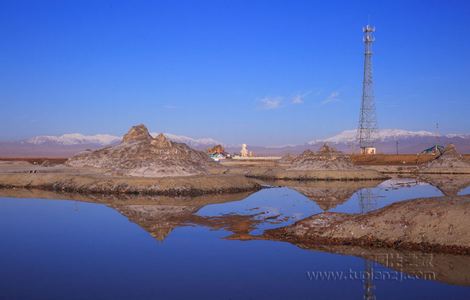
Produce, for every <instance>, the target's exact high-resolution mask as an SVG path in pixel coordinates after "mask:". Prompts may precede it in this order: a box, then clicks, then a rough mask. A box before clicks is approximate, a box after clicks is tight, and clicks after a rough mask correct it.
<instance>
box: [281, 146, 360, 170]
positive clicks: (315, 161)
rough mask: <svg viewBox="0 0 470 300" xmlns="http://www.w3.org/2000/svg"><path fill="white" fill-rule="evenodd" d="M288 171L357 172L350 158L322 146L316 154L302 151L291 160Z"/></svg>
mask: <svg viewBox="0 0 470 300" xmlns="http://www.w3.org/2000/svg"><path fill="white" fill-rule="evenodd" d="M291 165H292V166H291V168H289V170H301V171H303V170H357V169H359V168H358V167H356V166H354V164H353V162H352V161H351V158H350V157H349V156H348V155H346V154H344V153H343V152H340V151H337V150H336V149H334V148H333V147H330V146H328V145H327V144H324V145H323V146H322V147H321V149H320V150H319V151H318V152H313V151H311V150H306V151H304V152H303V153H302V154H301V155H299V156H297V157H295V158H294V159H292V160H291Z"/></svg>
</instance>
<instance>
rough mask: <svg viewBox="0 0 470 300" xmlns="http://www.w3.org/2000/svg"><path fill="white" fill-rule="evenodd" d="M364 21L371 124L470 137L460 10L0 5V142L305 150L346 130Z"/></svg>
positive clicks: (397, 4)
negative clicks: (164, 137) (130, 136)
mask: <svg viewBox="0 0 470 300" xmlns="http://www.w3.org/2000/svg"><path fill="white" fill-rule="evenodd" d="M368 15H370V20H371V23H372V24H373V25H375V26H376V28H377V32H376V43H375V45H374V60H373V63H374V75H375V83H376V86H375V93H376V100H377V110H378V121H379V122H378V124H379V127H381V128H403V129H410V130H431V131H433V130H434V127H435V123H436V122H439V124H440V127H441V131H442V132H444V133H446V132H460V133H468V132H470V121H469V116H470V99H469V98H470V17H469V16H470V1H464V0H462V1H452V0H450V1H444V0H441V1H431V0H428V1H378V0H376V1H313V0H312V1H287V0H285V1H275V0H267V1H256V0H250V1H222V0H219V1H204V0H201V1H138V0H137V1H130V0H129V1H99V0H93V1H83V0H81V1H65V0H58V1H47V0H44V1H21V0H15V1H2V2H1V4H0V41H1V42H0V105H1V108H0V139H21V138H26V137H30V136H33V135H43V134H54V135H55V134H62V133H70V132H80V133H84V134H95V133H110V134H116V135H117V134H123V133H124V132H125V131H126V130H127V128H128V127H130V126H131V125H133V124H137V123H144V124H146V125H148V127H149V128H150V129H151V130H152V131H161V132H171V133H175V134H184V135H188V136H193V137H213V138H216V139H218V140H221V141H223V142H226V143H242V142H245V143H248V144H257V145H280V144H288V143H304V142H306V141H309V140H312V139H315V138H320V137H325V136H329V135H332V134H335V133H337V132H339V131H342V130H344V129H351V128H355V127H356V126H357V122H358V121H357V120H358V114H359V102H360V96H361V81H362V66H363V45H362V31H361V29H362V26H363V25H365V24H366V23H367V21H368Z"/></svg>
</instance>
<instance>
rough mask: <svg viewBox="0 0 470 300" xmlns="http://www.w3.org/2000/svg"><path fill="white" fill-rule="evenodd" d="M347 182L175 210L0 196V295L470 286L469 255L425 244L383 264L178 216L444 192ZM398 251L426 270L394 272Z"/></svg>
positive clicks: (287, 293)
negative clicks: (238, 235)
mask: <svg viewBox="0 0 470 300" xmlns="http://www.w3.org/2000/svg"><path fill="white" fill-rule="evenodd" d="M355 188H356V187H345V190H346V191H344V190H341V189H338V187H334V186H328V185H327V186H324V185H320V186H319V185H315V184H312V185H309V186H305V185H301V186H300V187H299V186H289V187H279V188H271V189H265V190H262V191H259V192H257V193H254V194H251V195H249V196H248V197H246V198H245V199H243V200H237V201H224V202H223V203H214V204H208V205H202V206H191V207H190V208H188V210H187V211H186V210H185V211H184V212H181V210H175V209H174V208H169V207H167V206H165V207H163V206H158V207H157V206H155V205H152V204H142V203H140V202H139V204H135V203H134V202H132V201H129V203H125V204H124V205H123V204H120V205H123V206H122V207H116V206H114V205H110V204H108V205H105V204H96V203H86V202H78V201H70V200H45V199H24V198H7V197H3V198H1V197H0V236H1V238H2V242H1V246H0V299H364V297H365V296H366V298H367V297H369V298H370V299H373V297H375V298H376V299H398V298H399V299H418V298H420V299H469V298H470V269H469V268H466V266H469V267H470V258H467V257H462V256H451V255H436V256H433V255H424V256H420V257H419V258H420V259H419V260H411V261H410V260H409V259H408V258H409V257H415V256H416V254H413V253H411V254H409V253H396V252H394V251H390V253H387V252H386V251H385V252H384V251H379V250H377V253H378V254H380V255H383V254H384V253H385V255H391V256H392V258H393V257H394V258H395V261H394V264H393V265H388V264H384V262H383V261H381V263H378V262H377V261H379V259H370V260H366V259H365V258H364V257H365V256H367V255H369V258H370V255H372V257H373V255H374V252H373V251H375V250H373V251H372V253H371V252H370V251H369V252H367V251H366V252H360V251H359V252H357V251H356V252H354V253H350V252H348V251H349V250H346V253H349V255H348V254H345V252H344V251H335V252H336V253H342V254H335V253H331V252H327V251H319V250H312V249H301V248H299V247H297V246H294V245H291V244H288V243H282V242H273V241H239V240H228V239H225V237H227V236H230V235H231V234H232V233H233V232H231V231H230V228H229V227H224V226H222V227H217V226H213V225H212V223H208V224H209V225H204V224H205V223H204V224H203V225H198V224H196V223H197V222H196V223H194V222H193V223H191V221H188V222H186V221H181V220H182V219H184V220H186V219H187V218H188V215H191V216H197V217H200V218H205V217H207V218H211V217H220V218H224V217H226V216H233V215H242V216H252V217H253V219H254V220H258V222H257V223H255V224H254V225H253V228H251V229H252V230H251V229H250V230H251V233H252V234H259V233H261V232H262V231H263V230H265V229H267V228H276V227H279V226H284V225H288V224H291V223H292V222H295V221H296V220H299V219H303V218H306V217H308V216H311V215H313V214H317V213H320V212H323V211H324V210H325V209H327V210H328V211H335V212H349V213H361V212H363V211H367V210H370V209H374V208H380V207H383V206H386V205H388V204H390V203H392V202H394V201H402V200H407V199H411V198H417V197H431V196H440V195H442V193H443V192H442V191H441V190H440V189H439V188H437V187H435V186H432V185H429V184H425V183H419V182H416V181H414V180H409V179H400V180H390V181H386V182H384V183H381V184H379V185H377V186H375V187H366V188H358V189H357V190H355ZM469 192H470V191H469V189H468V188H462V189H460V190H459V191H458V193H460V194H462V193H469ZM315 197H317V199H319V200H317V199H316V198H315ZM316 200H317V201H318V203H317V201H316ZM136 203H137V202H136ZM162 207H163V208H164V209H163V210H162ZM156 211H158V213H156ZM162 211H163V213H162ZM136 212H138V213H136ZM175 216H179V217H178V218H177V217H175ZM181 216H182V217H181ZM198 222H199V221H198ZM139 223H140V224H139ZM160 223H161V224H160ZM201 224H202V223H201ZM162 230H163V231H164V232H163V233H162ZM149 232H150V233H152V232H153V236H152V235H151V234H149ZM155 232H156V234H155ZM358 253H362V254H360V255H359V254H358ZM397 258H398V260H399V261H400V263H402V264H404V267H405V268H404V269H406V270H408V269H409V268H408V267H409V265H410V264H411V263H413V264H416V261H419V264H417V265H416V266H415V270H418V271H419V270H423V271H425V272H428V273H429V274H430V273H432V272H435V273H436V274H434V275H435V277H434V278H432V279H434V280H425V279H417V278H416V277H414V276H413V277H412V278H408V277H406V276H404V275H406V274H407V273H398V272H397V268H396V264H395V263H396V259H397ZM421 263H422V264H421ZM384 265H387V266H388V267H386V266H384ZM371 268H372V269H373V270H374V272H382V273H381V274H392V275H393V274H395V275H398V277H397V278H393V279H391V278H375V279H374V280H364V274H368V273H364V272H365V271H366V270H369V271H370V270H371ZM319 272H325V273H324V274H331V273H334V274H346V273H347V274H357V275H354V276H357V278H344V277H341V279H338V278H331V277H330V278H329V279H327V278H326V277H325V278H314V277H312V274H320V273H319ZM341 272H342V273H341ZM387 272H388V273H387ZM321 274H323V273H321ZM360 277H362V278H360ZM409 277H410V276H409Z"/></svg>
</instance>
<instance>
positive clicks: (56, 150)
mask: <svg viewBox="0 0 470 300" xmlns="http://www.w3.org/2000/svg"><path fill="white" fill-rule="evenodd" d="M151 134H152V135H153V136H156V135H157V134H158V133H151ZM164 134H165V135H166V136H167V137H168V138H169V139H170V140H172V141H175V142H178V143H185V144H187V145H189V146H190V147H193V148H195V149H198V150H206V149H207V148H209V147H211V146H214V145H217V144H221V145H224V146H225V148H226V150H227V151H229V152H238V151H239V150H240V146H239V145H227V144H224V143H222V142H220V141H217V140H215V139H213V138H192V137H188V136H184V135H176V134H171V133H164ZM121 138H122V137H120V136H115V135H109V134H96V135H84V134H80V133H71V134H63V135H58V136H52V135H47V136H46V135H45V136H35V137H32V138H30V139H26V140H22V141H17V142H1V141H0V156H10V157H11V156H70V155H73V154H75V153H77V152H79V151H83V150H85V149H97V148H100V147H104V146H108V145H112V144H116V143H118V142H119V141H120V140H121ZM355 140H356V130H345V131H343V132H340V133H339V134H336V135H334V136H331V137H328V138H324V139H316V140H312V141H310V142H306V143H305V144H300V145H283V146H269V147H268V146H257V145H248V147H249V149H250V150H252V151H253V152H254V153H256V154H258V155H283V154H286V153H291V154H296V153H300V152H302V151H304V150H305V149H313V150H316V149H318V148H319V147H321V145H323V144H324V143H328V144H331V145H333V146H334V147H336V148H337V149H338V150H341V151H347V152H350V151H352V148H353V146H354V145H355ZM397 142H398V144H399V145H398V146H399V152H400V153H418V152H420V151H422V150H423V149H426V148H427V147H430V146H432V145H434V144H436V143H440V144H441V145H445V144H449V143H453V144H455V145H456V146H457V149H458V150H459V151H461V152H470V134H446V135H438V134H436V133H433V132H429V131H410V130H402V129H381V130H378V131H377V142H376V147H377V149H378V151H379V152H383V153H396V151H397Z"/></svg>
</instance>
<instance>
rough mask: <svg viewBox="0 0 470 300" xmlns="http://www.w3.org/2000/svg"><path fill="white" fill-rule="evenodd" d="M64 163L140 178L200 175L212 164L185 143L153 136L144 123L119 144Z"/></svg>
mask: <svg viewBox="0 0 470 300" xmlns="http://www.w3.org/2000/svg"><path fill="white" fill-rule="evenodd" d="M66 164H67V165H68V166H72V167H92V168H98V169H102V170H104V171H107V172H111V173H112V174H116V175H128V176H144V177H169V176H190V175H201V174H207V173H208V169H209V168H210V167H213V166H215V165H214V163H213V162H212V161H211V160H210V159H209V158H208V157H207V155H206V154H205V153H203V152H200V151H196V150H194V149H191V148H190V147H188V146H187V145H186V144H182V143H175V142H171V141H170V140H168V139H167V138H166V137H165V136H164V135H163V134H160V135H158V136H157V137H155V138H153V137H152V136H151V135H150V133H149V132H148V130H147V128H146V127H145V126H144V125H137V126H134V127H132V128H131V129H130V130H129V132H128V133H127V134H126V135H125V136H124V137H123V139H122V142H121V143H120V144H118V145H116V146H111V147H106V148H103V149H100V150H96V151H92V152H84V153H80V154H78V155H76V156H74V157H72V158H70V159H69V160H68V161H67V162H66Z"/></svg>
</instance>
